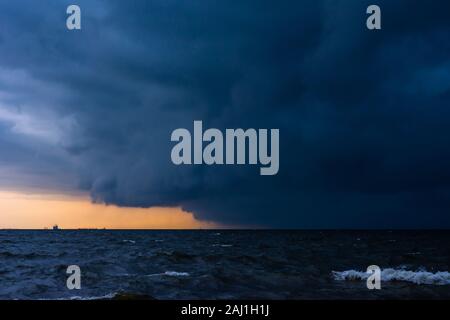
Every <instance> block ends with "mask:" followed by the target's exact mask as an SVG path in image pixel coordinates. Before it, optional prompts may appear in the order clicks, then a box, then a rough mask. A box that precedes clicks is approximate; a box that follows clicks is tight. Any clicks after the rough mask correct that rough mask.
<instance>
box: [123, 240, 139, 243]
mask: <svg viewBox="0 0 450 320" xmlns="http://www.w3.org/2000/svg"><path fill="white" fill-rule="evenodd" d="M122 241H123V242H129V243H136V241H134V240H122Z"/></svg>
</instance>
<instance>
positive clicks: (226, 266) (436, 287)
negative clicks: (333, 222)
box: [0, 230, 450, 299]
mask: <svg viewBox="0 0 450 320" xmlns="http://www.w3.org/2000/svg"><path fill="white" fill-rule="evenodd" d="M374 264H375V265H378V266H380V267H381V268H382V269H393V270H390V272H388V271H386V279H383V276H384V275H385V273H384V271H383V274H382V289H381V290H368V289H367V287H366V281H365V280H364V279H359V278H358V275H361V274H362V275H364V273H363V271H365V270H366V268H367V267H368V266H369V265H374ZM69 265H79V266H80V268H81V274H82V277H81V285H82V289H81V290H68V289H67V287H66V279H67V277H68V275H67V274H66V269H67V267H68V266H69ZM449 266H450V232H448V231H439V232H438V231H429V232H427V231H408V232H406V231H394V232H389V231H231V230H227V231H224V230H220V231H215V230H199V231H109V230H92V231H90V230H81V231H69V230H61V231H50V230H49V231H44V230H42V231H16V230H4V231H0V299H70V298H76V297H78V298H83V299H88V298H96V297H97V298H98V297H112V296H114V295H115V294H117V293H127V294H144V295H149V296H152V297H154V298H156V299H253V298H259V299H342V298H351V299H373V298H399V299H404V298H450V274H449V273H448V271H449V270H450V269H449ZM333 271H339V272H341V271H349V273H348V274H347V273H341V274H333ZM358 271H361V273H357V272H358ZM437 272H440V273H437ZM355 275H356V276H355ZM387 276H390V277H391V278H389V279H388V278H387Z"/></svg>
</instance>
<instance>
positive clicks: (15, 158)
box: [0, 0, 450, 228]
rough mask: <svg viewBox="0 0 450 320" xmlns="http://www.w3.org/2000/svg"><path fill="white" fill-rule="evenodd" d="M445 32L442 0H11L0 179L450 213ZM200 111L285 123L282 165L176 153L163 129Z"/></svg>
mask: <svg viewBox="0 0 450 320" xmlns="http://www.w3.org/2000/svg"><path fill="white" fill-rule="evenodd" d="M72 3H77V4H79V5H80V7H81V9H82V30H81V31H75V32H71V31H68V30H67V29H66V25H65V19H66V14H65V10H66V7H67V5H68V4H72ZM369 4H378V5H379V6H380V7H381V9H382V30H379V31H369V30H367V29H366V27H365V20H366V18H367V15H366V14H365V11H366V8H367V6H368V5H369ZM449 38H450V2H448V1H444V0H442V1H438V0H432V1H424V0H422V1H414V0H405V1H399V0H395V1H358V0H351V1H349V0H341V1H317V0H314V1H273V0H272V1H264V0H255V1H242V0H241V1H231V0H227V1H225V0H221V1H217V0H216V1H213V0H197V1H194V0H190V1H171V0H160V1H154V0H148V1H113V0H108V1H93V0H89V1H76V2H73V1H23V0H19V1H7V2H6V1H5V2H2V4H1V5H0V187H1V188H18V189H21V190H28V189H33V190H34V189H43V190H54V191H64V192H67V193H75V192H80V191H82V192H84V191H88V192H89V193H90V194H91V196H92V199H93V200H94V201H97V202H105V203H109V204H116V205H119V206H138V207H149V206H182V207H183V208H185V209H186V210H189V211H192V212H194V214H195V216H196V217H198V218H200V219H208V220H213V221H217V222H221V223H227V224H233V225H244V226H245V225H249V226H254V225H259V226H268V227H288V228H289V227H292V228H296V227H299V228H429V227H439V228H443V227H446V228H448V227H450V147H449V146H450V104H449V102H450V41H449ZM194 120H203V124H204V126H205V127H216V128H221V129H225V128H239V127H241V128H279V129H280V144H281V149H280V171H279V173H278V175H276V176H272V177H270V176H260V175H259V167H258V166H215V167H206V166H196V167H194V166H180V167H176V166H174V165H173V164H172V162H171V161H170V150H171V148H172V146H173V143H172V142H170V133H171V132H172V131H173V130H174V129H176V128H191V127H192V123H193V121H194Z"/></svg>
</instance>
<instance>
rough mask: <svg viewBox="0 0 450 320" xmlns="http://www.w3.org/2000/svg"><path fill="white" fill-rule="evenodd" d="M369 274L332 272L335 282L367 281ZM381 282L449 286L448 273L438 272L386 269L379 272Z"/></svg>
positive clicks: (355, 271)
mask: <svg viewBox="0 0 450 320" xmlns="http://www.w3.org/2000/svg"><path fill="white" fill-rule="evenodd" d="M369 275H370V274H368V273H367V272H363V271H357V270H346V271H332V276H333V278H334V279H335V280H340V281H345V280H350V281H352V280H353V281H354V280H367V278H368V277H369ZM381 281H382V282H389V281H405V282H412V283H415V284H433V285H450V273H449V272H447V271H439V272H436V273H433V272H428V271H409V270H404V269H392V268H387V269H383V270H381Z"/></svg>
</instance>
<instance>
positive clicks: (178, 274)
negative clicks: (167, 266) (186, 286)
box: [147, 271, 190, 277]
mask: <svg viewBox="0 0 450 320" xmlns="http://www.w3.org/2000/svg"><path fill="white" fill-rule="evenodd" d="M156 276H168V277H189V276H190V274H189V273H188V272H177V271H166V272H163V273H153V274H149V275H147V277H156Z"/></svg>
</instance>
